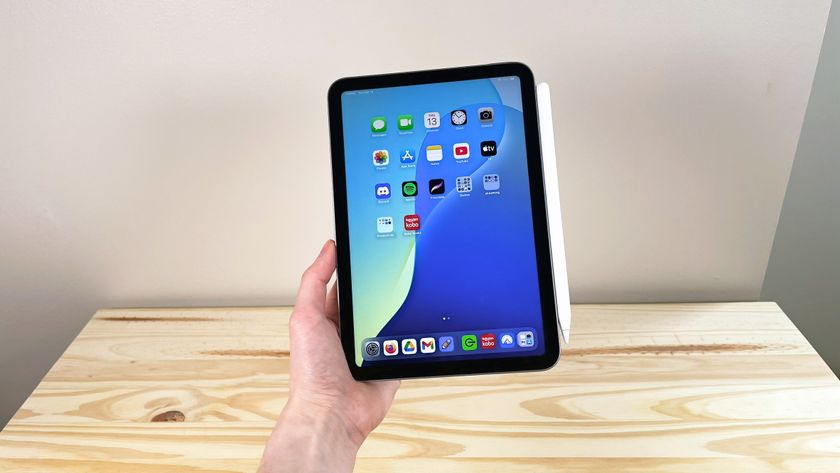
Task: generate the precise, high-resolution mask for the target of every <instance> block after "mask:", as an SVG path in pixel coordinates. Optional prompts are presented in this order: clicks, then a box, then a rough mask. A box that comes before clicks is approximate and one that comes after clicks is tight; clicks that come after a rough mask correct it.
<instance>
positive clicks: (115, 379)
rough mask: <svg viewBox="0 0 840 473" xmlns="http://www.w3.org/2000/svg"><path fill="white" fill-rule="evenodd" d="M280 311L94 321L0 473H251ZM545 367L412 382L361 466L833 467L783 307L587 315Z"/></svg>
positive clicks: (262, 431)
mask: <svg viewBox="0 0 840 473" xmlns="http://www.w3.org/2000/svg"><path fill="white" fill-rule="evenodd" d="M289 313H290V309H288V308H277V309H274V308H260V309H110V310H102V311H99V312H98V313H97V314H96V315H95V316H94V317H93V318H92V319H91V321H90V322H89V323H88V325H87V326H86V327H85V329H84V330H83V331H82V332H81V334H80V335H79V336H78V338H77V339H76V340H75V341H74V342H73V344H72V345H71V346H70V347H69V348H68V349H67V351H66V352H65V353H64V355H63V356H62V357H61V359H59V360H58V362H56V364H55V366H54V367H53V368H52V370H50V372H49V374H48V375H47V376H46V377H45V378H44V380H43V381H42V382H41V384H40V385H39V386H38V388H37V389H36V390H35V392H33V393H32V395H31V396H30V398H29V399H28V400H27V401H26V402H25V403H24V405H23V406H22V407H21V409H20V410H19V411H18V413H17V415H15V417H14V418H13V419H12V421H11V422H10V423H9V424H8V425H7V426H6V428H5V429H4V430H3V431H2V433H0V471H4V472H5V471H13V472H18V471H20V472H24V471H25V472H34V471H37V472H42V471H56V472H68V473H71V472H72V473H75V472H82V471H93V472H103V471H119V472H135V471H137V472H140V471H143V472H238V471H242V472H245V471H254V469H255V468H256V464H257V461H258V459H259V456H260V454H261V452H262V447H263V444H264V441H265V439H266V437H267V436H268V434H269V432H270V430H271V427H272V425H273V421H274V419H275V418H276V416H277V415H278V413H279V412H280V410H281V409H282V408H283V405H284V403H285V400H286V396H287V394H288V377H287V372H288V346H289V345H288V333H287V330H288V325H287V322H288V315H289ZM574 324H575V325H574V331H573V334H572V344H571V345H570V346H568V347H564V349H563V355H562V358H561V361H560V362H559V363H558V364H557V366H556V367H555V368H553V369H552V370H550V371H548V372H540V373H521V374H508V375H488V376H468V377H453V378H437V379H425V380H411V381H406V382H404V383H403V386H402V388H401V389H400V392H399V394H398V397H397V401H396V402H395V404H394V406H393V408H392V410H391V412H390V413H389V415H388V417H387V419H386V420H385V422H383V424H382V425H381V426H380V427H379V428H378V429H377V430H376V431H375V432H374V434H373V435H372V436H371V437H370V438H369V439H368V442H367V443H366V444H365V445H364V446H363V447H362V450H361V451H360V453H359V457H360V458H359V461H358V463H357V468H356V470H357V471H369V472H386V471H387V472H392V471H421V470H423V469H424V468H425V469H427V470H428V471H447V472H468V471H505V472H549V471H551V472H555V471H557V472H559V471H567V472H590V471H597V472H608V473H609V472H678V471H679V472H701V471H702V472H708V471H722V472H728V471H738V472H799V471H801V472H832V473H837V472H840V382H838V380H837V378H836V377H835V376H834V375H833V374H832V373H831V371H830V370H829V369H828V367H827V366H826V365H825V363H824V362H823V361H822V360H821V359H820V358H819V356H818V355H817V354H816V353H815V352H814V350H813V349H812V348H811V346H810V345H809V344H808V343H807V341H806V340H805V339H804V338H803V337H802V335H801V334H800V333H799V332H798V331H797V330H796V328H795V327H794V326H793V324H792V323H791V322H790V321H789V320H788V319H787V317H786V316H785V315H784V314H783V313H782V312H781V311H780V310H779V308H778V307H777V306H776V305H775V304H773V303H728V304H660V305H583V306H575V307H574Z"/></svg>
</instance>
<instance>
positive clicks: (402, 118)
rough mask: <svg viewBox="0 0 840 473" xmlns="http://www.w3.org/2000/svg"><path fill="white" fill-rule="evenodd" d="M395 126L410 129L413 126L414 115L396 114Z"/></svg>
mask: <svg viewBox="0 0 840 473" xmlns="http://www.w3.org/2000/svg"><path fill="white" fill-rule="evenodd" d="M397 128H399V129H400V130H410V129H412V128H414V117H412V116H411V115H399V116H397Z"/></svg>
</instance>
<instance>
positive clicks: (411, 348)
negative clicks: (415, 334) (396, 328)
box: [402, 338, 417, 355]
mask: <svg viewBox="0 0 840 473" xmlns="http://www.w3.org/2000/svg"><path fill="white" fill-rule="evenodd" d="M402 352H403V355H413V354H415V353H417V340H415V339H413V338H406V339H405V340H403V341H402Z"/></svg>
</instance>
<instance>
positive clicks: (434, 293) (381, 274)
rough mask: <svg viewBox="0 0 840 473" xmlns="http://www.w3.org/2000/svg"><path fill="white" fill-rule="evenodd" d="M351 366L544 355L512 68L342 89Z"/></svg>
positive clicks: (518, 103)
mask: <svg viewBox="0 0 840 473" xmlns="http://www.w3.org/2000/svg"><path fill="white" fill-rule="evenodd" d="M341 110H342V122H343V136H344V151H345V171H346V188H347V214H348V226H349V243H350V245H349V246H350V263H351V268H352V275H351V281H352V301H353V302H352V304H353V314H354V317H353V324H354V334H355V339H356V340H355V346H356V350H355V360H356V364H357V365H358V366H362V365H363V364H364V365H367V364H368V363H370V364H374V363H376V364H378V363H416V362H423V361H444V360H445V359H459V360H467V359H475V358H493V357H514V356H533V355H539V354H542V353H543V350H544V349H543V344H542V339H543V337H542V333H541V331H542V309H541V307H540V288H539V282H538V276H537V260H536V258H537V253H536V250H535V242H534V224H533V219H532V213H531V203H530V202H531V196H530V187H529V178H528V163H527V160H526V146H525V128H524V123H523V113H522V92H521V84H520V79H519V78H518V77H516V76H510V77H495V78H490V79H476V80H464V81H457V82H440V83H433V84H421V85H410V86H401V87H388V88H377V89H367V90H350V91H345V92H343V93H342V95H341Z"/></svg>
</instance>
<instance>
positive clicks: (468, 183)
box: [455, 176, 472, 193]
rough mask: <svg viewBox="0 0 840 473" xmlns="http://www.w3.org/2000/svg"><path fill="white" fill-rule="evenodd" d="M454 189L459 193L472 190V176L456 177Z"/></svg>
mask: <svg viewBox="0 0 840 473" xmlns="http://www.w3.org/2000/svg"><path fill="white" fill-rule="evenodd" d="M455 190H456V191H458V192H460V193H464V192H472V178H471V177H470V176H462V177H456V178H455Z"/></svg>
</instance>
